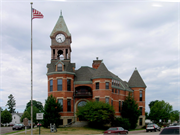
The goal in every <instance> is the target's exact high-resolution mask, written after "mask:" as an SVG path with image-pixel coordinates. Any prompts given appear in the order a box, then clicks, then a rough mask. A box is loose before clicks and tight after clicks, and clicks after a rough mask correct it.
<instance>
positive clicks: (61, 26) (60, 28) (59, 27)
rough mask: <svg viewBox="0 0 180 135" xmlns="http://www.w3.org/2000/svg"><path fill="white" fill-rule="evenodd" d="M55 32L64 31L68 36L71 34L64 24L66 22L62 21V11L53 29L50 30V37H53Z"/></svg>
mask: <svg viewBox="0 0 180 135" xmlns="http://www.w3.org/2000/svg"><path fill="white" fill-rule="evenodd" d="M57 32H64V33H66V34H67V36H68V37H69V36H71V34H70V33H69V30H68V28H67V26H66V23H65V21H64V18H63V16H62V13H61V15H60V16H59V19H58V21H57V23H56V25H55V26H54V29H53V31H52V32H51V35H50V37H51V38H52V37H55V34H57Z"/></svg>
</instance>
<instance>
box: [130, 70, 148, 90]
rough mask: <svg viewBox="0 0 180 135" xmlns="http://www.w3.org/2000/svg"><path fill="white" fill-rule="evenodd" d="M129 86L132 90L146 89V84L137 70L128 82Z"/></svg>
mask: <svg viewBox="0 0 180 135" xmlns="http://www.w3.org/2000/svg"><path fill="white" fill-rule="evenodd" d="M128 85H129V87H130V88H132V87H142V88H146V84H145V83H144V81H143V79H142V78H141V76H140V74H139V72H138V70H137V69H135V70H134V72H133V74H132V76H131V78H130V79H129V81H128Z"/></svg>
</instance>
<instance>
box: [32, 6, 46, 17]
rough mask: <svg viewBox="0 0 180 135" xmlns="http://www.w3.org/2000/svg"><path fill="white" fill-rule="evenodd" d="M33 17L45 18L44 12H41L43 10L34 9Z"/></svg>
mask: <svg viewBox="0 0 180 135" xmlns="http://www.w3.org/2000/svg"><path fill="white" fill-rule="evenodd" d="M32 13H33V14H32V19H34V18H43V17H44V16H43V14H41V12H39V11H37V10H36V9H34V8H33V9H32Z"/></svg>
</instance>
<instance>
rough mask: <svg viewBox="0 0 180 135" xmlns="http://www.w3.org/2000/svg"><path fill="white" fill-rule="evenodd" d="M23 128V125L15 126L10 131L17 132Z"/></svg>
mask: <svg viewBox="0 0 180 135" xmlns="http://www.w3.org/2000/svg"><path fill="white" fill-rule="evenodd" d="M23 128H24V125H23V124H15V125H14V126H13V127H12V130H15V129H16V130H19V129H23Z"/></svg>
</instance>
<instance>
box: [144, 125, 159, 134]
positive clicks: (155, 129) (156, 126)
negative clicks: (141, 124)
mask: <svg viewBox="0 0 180 135" xmlns="http://www.w3.org/2000/svg"><path fill="white" fill-rule="evenodd" d="M157 130H159V131H161V128H160V127H159V126H158V125H157V124H154V123H149V124H148V125H147V126H146V132H149V131H151V132H152V131H155V132H156V131H157Z"/></svg>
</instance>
